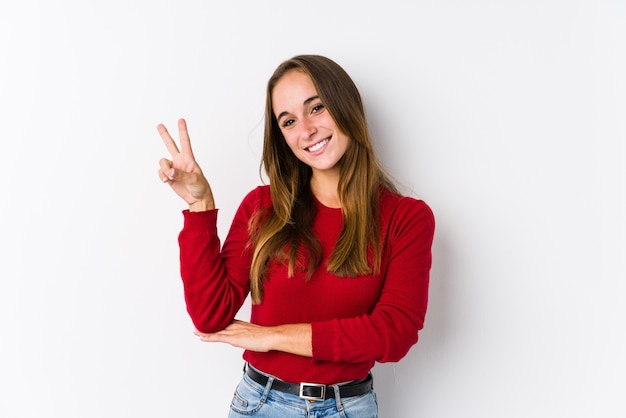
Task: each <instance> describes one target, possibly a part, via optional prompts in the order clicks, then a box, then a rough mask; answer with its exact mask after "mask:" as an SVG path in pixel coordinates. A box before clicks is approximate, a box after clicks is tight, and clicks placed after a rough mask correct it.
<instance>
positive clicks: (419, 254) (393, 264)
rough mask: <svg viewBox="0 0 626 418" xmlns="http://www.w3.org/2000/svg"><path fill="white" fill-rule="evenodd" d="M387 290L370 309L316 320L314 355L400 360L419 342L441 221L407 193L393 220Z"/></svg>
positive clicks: (389, 233)
mask: <svg viewBox="0 0 626 418" xmlns="http://www.w3.org/2000/svg"><path fill="white" fill-rule="evenodd" d="M387 222H388V228H387V226H386V225H383V231H385V229H387V232H386V240H387V246H388V255H387V257H388V259H387V263H386V268H385V271H384V272H383V274H384V276H385V277H384V283H383V287H382V290H381V295H380V298H379V300H378V302H377V303H376V306H375V307H374V309H373V311H372V312H371V313H370V314H369V315H363V316H359V317H353V318H338V319H333V320H329V321H323V322H314V323H313V324H312V331H313V336H312V346H313V361H333V362H349V363H355V362H362V361H373V360H375V361H378V362H392V361H399V360H400V359H401V358H402V357H404V356H405V355H406V354H407V352H408V351H409V349H410V348H411V347H412V346H413V345H414V344H415V343H417V340H418V331H419V330H421V329H422V327H423V326H424V318H425V315H426V307H427V303H428V285H429V275H430V267H431V246H432V241H433V235H434V228H435V221H434V217H433V213H432V211H431V210H430V208H429V207H428V206H427V205H426V203H424V202H423V201H418V200H414V199H410V198H404V199H401V200H400V202H399V204H398V205H397V207H396V208H395V210H394V211H393V213H392V215H391V219H389V220H388V221H387Z"/></svg>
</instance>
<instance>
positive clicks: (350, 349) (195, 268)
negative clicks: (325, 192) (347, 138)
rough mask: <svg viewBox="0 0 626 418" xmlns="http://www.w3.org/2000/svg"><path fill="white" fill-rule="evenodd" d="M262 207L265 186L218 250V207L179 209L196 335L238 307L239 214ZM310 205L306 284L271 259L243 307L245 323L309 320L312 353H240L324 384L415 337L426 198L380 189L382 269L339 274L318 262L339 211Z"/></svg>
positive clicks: (241, 279) (281, 374) (425, 265)
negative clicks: (314, 250) (254, 295)
mask: <svg viewBox="0 0 626 418" xmlns="http://www.w3.org/2000/svg"><path fill="white" fill-rule="evenodd" d="M270 206H271V197H270V190H269V186H261V187H258V188H256V189H255V190H253V191H252V192H250V193H249V194H248V195H247V196H246V197H245V199H244V200H243V202H242V203H241V206H240V207H239V209H238V211H237V213H236V215H235V217H234V220H233V223H232V226H231V228H230V232H229V233H228V236H227V238H226V240H225V241H224V245H223V247H222V248H221V249H220V241H219V238H218V235H217V227H216V221H217V210H210V211H207V212H189V211H184V212H183V213H184V218H185V222H184V227H183V229H182V231H181V233H180V235H179V244H180V260H181V275H182V279H183V284H184V290H185V301H186V303H187V310H188V312H189V315H190V316H191V319H192V321H193V323H194V325H195V326H196V328H197V329H198V330H199V331H201V332H207V333H210V332H215V331H219V330H221V329H223V328H225V327H226V326H227V325H228V324H229V323H230V322H231V321H232V320H233V319H234V317H235V315H236V314H237V312H238V311H239V309H240V308H241V306H242V304H243V302H244V300H245V299H246V296H247V295H248V292H249V288H250V284H249V271H250V264H251V252H250V249H249V248H247V247H246V245H247V243H248V238H249V237H248V220H249V219H250V217H251V216H252V214H253V213H255V212H256V211H257V210H259V208H262V207H270ZM317 210H318V213H317V217H316V219H315V222H314V225H313V231H314V233H315V235H316V236H317V237H318V239H319V241H320V244H321V246H322V250H323V262H322V264H321V265H320V267H319V268H318V269H317V270H316V271H315V273H314V274H313V277H312V278H311V280H310V281H308V282H307V281H305V278H304V276H305V274H306V273H296V275H295V276H294V277H292V278H288V277H287V267H286V266H283V265H278V264H270V265H269V266H268V269H269V270H268V275H267V280H266V281H265V282H264V298H263V301H262V302H261V303H260V304H258V305H252V314H251V319H250V321H251V322H252V323H255V324H259V325H268V326H269V325H278V324H285V323H311V324H312V345H313V357H312V358H309V357H302V356H297V355H293V354H289V353H284V352H280V351H270V352H268V353H259V352H252V351H245V352H244V358H245V360H247V361H249V362H250V364H252V365H253V366H254V367H256V368H258V369H259V370H262V371H264V372H266V373H269V374H272V375H274V376H277V377H278V378H280V379H283V380H286V381H289V382H296V383H297V382H316V383H326V384H333V383H338V382H344V381H348V380H353V379H361V378H363V377H365V376H366V375H367V373H368V372H369V370H370V369H371V368H372V367H373V366H374V362H375V361H379V362H387V361H398V360H400V359H401V358H402V357H404V356H405V355H406V353H407V352H408V350H409V348H411V346H413V345H414V344H415V343H416V342H417V339H418V331H419V330H420V329H421V328H422V327H423V325H424V317H425V314H426V305H427V302H428V282H429V271H430V266H431V245H432V240H433V234H434V227H435V223H434V218H433V214H432V212H431V210H430V208H429V207H428V206H427V205H426V203H425V202H423V201H421V200H415V199H413V198H409V197H402V196H399V195H397V194H394V193H391V192H389V191H384V192H383V193H382V194H381V199H380V219H381V231H382V236H383V239H384V247H383V253H382V263H381V274H379V275H371V276H359V277H352V278H339V277H337V276H335V275H334V274H331V273H329V272H328V271H326V268H325V266H326V261H327V260H328V257H329V255H330V253H331V251H332V248H333V245H334V244H335V242H336V241H337V238H338V236H339V233H340V230H341V225H342V222H343V221H342V217H341V209H332V208H328V207H326V206H323V205H322V204H321V203H319V202H317Z"/></svg>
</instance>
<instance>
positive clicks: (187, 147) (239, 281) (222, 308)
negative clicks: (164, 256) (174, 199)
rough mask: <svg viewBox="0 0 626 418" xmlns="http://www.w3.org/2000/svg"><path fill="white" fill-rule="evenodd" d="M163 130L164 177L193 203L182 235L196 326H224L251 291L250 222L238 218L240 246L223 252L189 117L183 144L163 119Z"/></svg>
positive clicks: (184, 276) (186, 285) (188, 293)
mask: <svg viewBox="0 0 626 418" xmlns="http://www.w3.org/2000/svg"><path fill="white" fill-rule="evenodd" d="M157 130H158V132H159V134H160V136H161V138H162V139H163V142H164V144H165V146H166V148H167V149H168V151H169V152H170V154H171V160H168V159H165V158H163V159H161V160H160V161H159V166H160V167H159V178H160V179H161V180H162V181H163V182H164V183H167V184H169V185H170V187H171V188H172V190H174V192H175V193H176V194H177V195H178V196H180V197H181V198H182V199H183V200H184V201H185V202H187V204H188V205H189V210H186V211H184V216H185V223H184V227H183V230H182V231H181V233H180V235H179V244H180V261H181V276H182V279H183V285H184V290H185V301H186V303H187V311H188V312H189V314H190V316H191V319H192V321H193V323H194V325H195V326H196V328H198V329H200V330H203V331H207V332H212V331H215V330H221V329H223V328H224V327H226V326H227V325H228V324H229V323H230V322H231V321H232V320H233V318H234V317H235V315H236V313H237V311H238V310H239V308H240V307H241V305H242V304H243V301H244V300H245V297H246V295H247V292H248V281H249V280H248V273H247V267H245V265H246V262H247V263H248V267H249V261H248V260H246V259H245V256H243V250H242V248H243V247H244V246H245V242H246V241H247V225H245V221H243V220H242V219H241V217H240V218H239V219H237V220H236V221H235V222H234V223H233V228H232V229H231V232H232V231H234V232H235V233H234V235H235V236H236V237H237V239H235V240H234V241H236V242H237V244H239V245H240V248H239V250H238V251H235V252H233V251H230V253H229V256H228V257H223V253H222V252H221V250H220V241H219V238H218V235H217V227H216V222H217V210H216V209H215V203H214V200H213V194H212V192H211V188H210V186H209V183H208V181H207V180H206V178H205V177H204V175H203V173H202V170H201V169H200V167H199V165H198V164H197V162H196V160H195V158H194V155H193V152H192V149H191V142H190V139H189V134H188V131H187V125H186V123H185V121H184V119H180V120H179V121H178V130H179V136H180V149H179V148H178V146H177V145H176V143H175V141H174V140H173V139H172V137H171V136H170V134H169V133H168V131H167V129H166V128H165V126H164V125H162V124H160V125H158V127H157ZM242 223H243V224H244V225H242ZM241 265H243V266H244V267H243V268H241Z"/></svg>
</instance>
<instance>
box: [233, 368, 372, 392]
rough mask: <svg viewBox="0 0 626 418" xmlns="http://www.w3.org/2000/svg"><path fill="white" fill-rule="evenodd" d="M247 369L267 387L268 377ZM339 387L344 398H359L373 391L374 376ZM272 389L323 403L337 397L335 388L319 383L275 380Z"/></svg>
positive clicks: (247, 371)
mask: <svg viewBox="0 0 626 418" xmlns="http://www.w3.org/2000/svg"><path fill="white" fill-rule="evenodd" d="M245 369H246V374H247V375H248V376H250V379H252V380H254V381H255V382H257V383H258V384H260V385H262V386H265V385H267V381H268V380H269V377H268V376H266V375H264V374H262V373H259V372H258V371H256V370H255V369H253V368H252V367H250V366H247V367H246V368H245ZM338 387H339V396H340V397H342V398H349V397H350V396H358V395H364V394H366V393H368V392H369V391H370V390H372V388H373V387H374V385H373V379H372V375H371V374H368V375H367V377H366V378H365V379H361V380H354V381H352V382H348V383H344V384H341V385H339V386H338ZM272 389H274V390H277V391H279V392H286V393H291V394H292V395H298V396H299V397H301V398H302V399H307V400H310V401H323V400H326V399H330V398H334V397H335V388H334V387H333V386H331V385H322V384H318V383H304V382H302V383H299V384H298V383H289V382H284V381H282V380H280V379H277V378H274V381H273V382H272Z"/></svg>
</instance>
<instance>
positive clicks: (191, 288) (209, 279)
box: [178, 191, 257, 333]
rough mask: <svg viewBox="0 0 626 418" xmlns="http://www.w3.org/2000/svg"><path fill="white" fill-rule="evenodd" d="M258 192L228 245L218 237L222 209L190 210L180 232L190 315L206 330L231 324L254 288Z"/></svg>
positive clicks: (239, 218)
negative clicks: (252, 236) (252, 244)
mask: <svg viewBox="0 0 626 418" xmlns="http://www.w3.org/2000/svg"><path fill="white" fill-rule="evenodd" d="M255 196H257V194H256V193H255V191H253V192H251V193H250V194H248V196H246V198H245V199H244V200H243V202H242V203H241V205H240V207H239V209H238V210H237V213H236V214H235V217H234V219H233V223H232V225H231V228H230V231H229V233H228V236H227V238H226V240H225V241H224V246H223V247H222V248H221V249H220V239H219V237H218V234H217V212H218V211H217V209H215V210H209V211H206V212H189V211H187V210H186V211H184V212H183V215H184V226H183V229H182V231H181V232H180V234H179V237H178V242H179V246H180V272H181V278H182V280H183V288H184V293H185V302H186V304H187V312H188V313H189V316H190V317H191V320H192V322H193V324H194V325H195V327H196V329H197V330H198V331H200V332H206V333H211V332H216V331H220V330H222V329H224V328H225V327H226V326H227V325H228V324H230V323H231V322H232V321H233V319H234V318H235V315H236V314H237V312H238V311H239V309H240V308H241V306H242V305H243V302H244V301H245V299H246V297H247V295H248V292H249V289H250V279H249V274H250V253H249V251H248V249H247V242H248V219H249V218H250V216H251V214H252V211H254V207H255V200H256V199H255Z"/></svg>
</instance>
